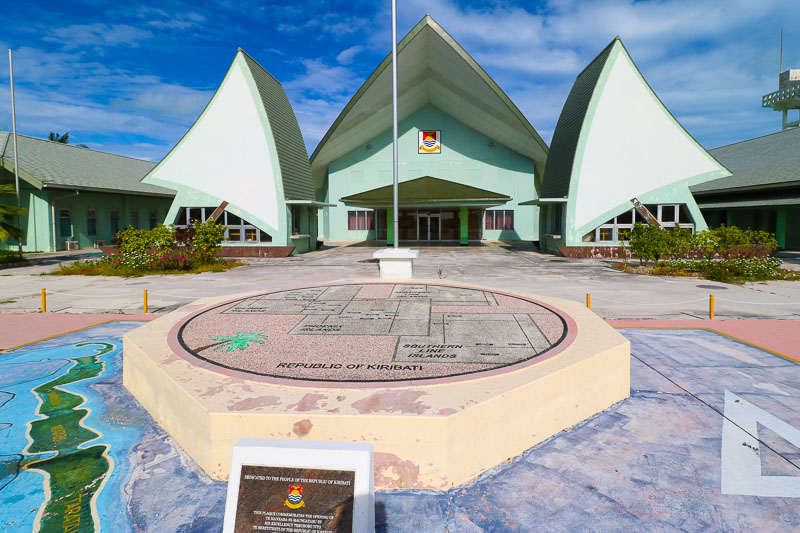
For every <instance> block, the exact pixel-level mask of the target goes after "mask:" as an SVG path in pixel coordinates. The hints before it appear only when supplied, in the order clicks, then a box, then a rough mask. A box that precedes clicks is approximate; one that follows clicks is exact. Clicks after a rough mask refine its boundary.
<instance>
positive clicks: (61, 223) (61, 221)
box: [58, 207, 73, 238]
mask: <svg viewBox="0 0 800 533" xmlns="http://www.w3.org/2000/svg"><path fill="white" fill-rule="evenodd" d="M64 213H66V215H64ZM65 220H66V221H67V222H66V224H67V227H68V228H69V230H68V231H67V232H66V235H65V231H64V227H65V226H64V221H65ZM72 233H73V231H72V211H71V210H70V209H69V208H68V207H62V208H60V209H59V210H58V236H59V237H66V238H70V237H72Z"/></svg>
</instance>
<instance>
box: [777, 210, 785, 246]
mask: <svg viewBox="0 0 800 533" xmlns="http://www.w3.org/2000/svg"><path fill="white" fill-rule="evenodd" d="M775 238H776V239H777V240H778V246H779V247H781V248H786V209H785V208H784V209H778V217H777V220H776V223H775Z"/></svg>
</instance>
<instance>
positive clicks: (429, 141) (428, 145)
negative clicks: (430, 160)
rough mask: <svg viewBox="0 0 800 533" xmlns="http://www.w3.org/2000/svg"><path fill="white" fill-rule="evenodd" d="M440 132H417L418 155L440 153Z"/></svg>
mask: <svg viewBox="0 0 800 533" xmlns="http://www.w3.org/2000/svg"><path fill="white" fill-rule="evenodd" d="M441 138H442V132H441V130H434V131H420V132H419V153H421V154H438V153H441V151H442V143H441Z"/></svg>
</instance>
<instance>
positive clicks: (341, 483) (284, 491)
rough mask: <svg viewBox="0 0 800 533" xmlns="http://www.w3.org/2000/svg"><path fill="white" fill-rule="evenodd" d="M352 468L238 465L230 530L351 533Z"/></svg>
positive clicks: (353, 477) (275, 532)
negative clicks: (237, 493)
mask: <svg viewBox="0 0 800 533" xmlns="http://www.w3.org/2000/svg"><path fill="white" fill-rule="evenodd" d="M354 481H355V472H354V471H352V470H324V469H319V468H285V467H272V466H259V465H242V470H241V475H240V477H239V498H238V500H237V505H236V526H235V528H234V532H235V533H245V532H251V531H265V532H267V533H283V532H298V533H306V532H308V533H313V532H320V531H332V532H336V533H352V531H353V496H354V489H355V487H354V485H353V482H354Z"/></svg>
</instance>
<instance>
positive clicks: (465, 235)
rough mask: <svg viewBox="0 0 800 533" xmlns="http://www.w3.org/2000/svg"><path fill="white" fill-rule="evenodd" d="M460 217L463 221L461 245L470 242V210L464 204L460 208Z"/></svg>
mask: <svg viewBox="0 0 800 533" xmlns="http://www.w3.org/2000/svg"><path fill="white" fill-rule="evenodd" d="M458 219H459V220H460V222H461V245H462V246H466V245H467V244H469V210H468V209H467V206H465V205H462V206H461V208H460V209H459V214H458Z"/></svg>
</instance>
